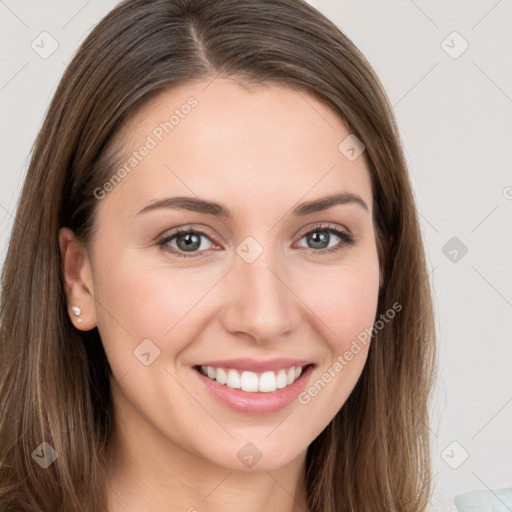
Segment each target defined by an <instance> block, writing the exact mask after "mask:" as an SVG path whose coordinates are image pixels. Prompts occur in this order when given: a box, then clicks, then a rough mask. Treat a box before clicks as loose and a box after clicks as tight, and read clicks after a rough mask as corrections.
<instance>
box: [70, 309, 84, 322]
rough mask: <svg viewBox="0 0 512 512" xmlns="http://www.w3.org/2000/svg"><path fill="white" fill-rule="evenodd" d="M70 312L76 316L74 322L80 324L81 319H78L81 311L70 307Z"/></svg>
mask: <svg viewBox="0 0 512 512" xmlns="http://www.w3.org/2000/svg"><path fill="white" fill-rule="evenodd" d="M71 311H73V314H74V315H75V316H76V318H77V320H76V321H77V322H81V321H82V319H81V318H79V317H80V315H81V314H82V310H81V309H80V308H79V307H78V306H71Z"/></svg>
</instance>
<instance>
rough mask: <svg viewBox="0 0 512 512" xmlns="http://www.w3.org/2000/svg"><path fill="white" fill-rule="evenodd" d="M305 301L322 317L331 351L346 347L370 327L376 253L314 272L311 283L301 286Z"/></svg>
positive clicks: (376, 278) (376, 277) (375, 289)
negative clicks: (305, 292)
mask: <svg viewBox="0 0 512 512" xmlns="http://www.w3.org/2000/svg"><path fill="white" fill-rule="evenodd" d="M304 289H305V290H308V289H309V290H310V291H309V292H307V303H308V305H309V306H310V308H311V309H312V311H313V312H314V313H315V314H316V315H318V317H319V318H320V319H321V321H322V323H323V325H324V329H323V332H325V338H326V340H328V342H329V345H330V348H331V351H333V352H335V353H336V354H339V353H343V352H344V351H345V350H347V347H348V346H349V345H350V343H351V341H352V340H354V339H356V338H357V336H358V335H359V334H360V333H361V332H364V330H365V329H366V328H371V326H372V325H373V322H374V321H375V315H376V313H377V305H378V293H379V266H378V259H377V256H376V254H375V253H370V254H369V255H368V257H366V258H364V259H363V258H361V259H360V260H359V261H357V262H349V263H347V264H346V265H340V266H338V267H326V268H325V269H322V270H321V271H318V272H317V273H316V275H315V280H314V286H310V287H309V288H306V287H305V288H304Z"/></svg>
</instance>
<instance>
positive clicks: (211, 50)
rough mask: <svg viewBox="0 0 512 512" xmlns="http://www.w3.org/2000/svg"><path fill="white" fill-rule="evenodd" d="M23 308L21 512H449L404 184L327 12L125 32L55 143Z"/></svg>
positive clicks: (383, 104) (6, 485)
mask: <svg viewBox="0 0 512 512" xmlns="http://www.w3.org/2000/svg"><path fill="white" fill-rule="evenodd" d="M2 285H3V304H2V309H1V338H0V339H1V347H2V350H1V351H0V353H1V355H0V357H1V362H2V368H3V372H2V374H1V377H0V400H1V407H2V412H3V414H2V419H1V424H0V436H1V439H2V444H1V448H0V453H1V456H0V482H1V483H0V508H1V509H2V510H26V511H36V510H37V511H55V510H63V511H64V510H65V511H68V510H69V511H78V510H80V511H84V512H85V511H91V512H92V511H99V510H108V512H118V511H121V510H123V511H132V510H137V511H139V510H152V511H156V512H159V511H160V510H166V511H169V510H172V511H174V510H190V511H192V510H218V509H221V508H222V509H223V510H235V509H237V510H245V511H252V510H261V509H266V510H277V509H279V510H290V511H292V510H293V511H298V510H308V511H311V512H317V511H318V512H320V511H322V512H323V511H332V512H334V511H341V510H343V511H348V510H351V511H363V510H365V511H375V510H386V511H407V512H411V511H414V512H419V511H423V510H425V509H426V507H427V503H428V500H429V496H430V492H431V488H430V477H431V469H430V460H429V438H428V399H429V393H430V390H431V386H432V380H433V375H434V369H435V336H434V322H433V314H432V303H431V296H430V291H429V285H428V279H427V271H426V264H425V258H424V252H423V245H422V239H421V234H420V230H419V226H418V219H417V214H416V212H415V207H414V201H413V195H412V191H411V186H410V182H409V177H408V174H407V169H406V164H405V161H404V158H403V154H402V150H401V147H400V142H399V136H398V130H397V128H396V125H395V121H394V118H393V114H392V111H391V108H390V105H389V102H388V99H387V97H386V95H385V93H384V91H383V89H382V86H381V85H380V83H379V81H378V79H377V77H376V76H375V74H374V72H373V70H372V69H371V67H370V65H369V64H368V62H367V61H366V60H365V58H364V57H363V56H362V55H361V54H360V52H359V51H358V50H357V48H356V47H355V46H354V45H353V43H351V41H349V40H348V39H347V38H346V36H344V35H343V34H342V33H341V32H340V31H339V29H338V28H337V27H336V26H335V25H334V24H332V23H331V22H330V21H328V20H327V19H326V18H325V17H323V16H322V15H321V14H320V13H318V11H316V10H315V9H313V8H312V7H311V6H309V5H308V4H306V3H304V2H302V1H297V0H272V1H269V0H251V1H248V0H247V1H246V0H244V1H240V0H217V1H205V0H201V1H200V0H151V1H146V0H127V1H125V2H122V3H121V4H120V5H119V6H117V7H116V8H115V9H114V10H113V11H112V12H111V13H109V14H108V15H107V16H106V17H105V18H104V19H103V20H102V21H101V22H100V23H99V24H98V25H97V27H96V28H95V29H94V30H93V31H92V33H91V34H90V35H89V36H88V38H87V39H86V40H85V41H84V43H83V44H82V46H81V47H80V49H79V50H78V52H77V54H76V56H75V58H74V59H73V61H72V62H71V64H70V65H69V67H68V69H67V70H66V73H65V75H64V77H63V78H62V80H61V83H60V85H59V87H58V90H57V91H56V93H55V97H54V99H53V101H52V104H51V106H50V109H49V111H48V113H47V116H46V119H45V121H44V124H43V127H42V129H41V131H40V133H39V136H38V138H37V141H36V144H35V147H34V150H33V155H32V159H31V163H30V166H29V169H28V173H27V177H26V180H25V184H24V187H23V191H22V194H21V198H20V202H19V206H18V211H17V214H16V222H15V223H14V228H13V231H12V235H11V242H10V245H9V250H8V254H7V257H6V261H5V265H4V268H3V282H2Z"/></svg>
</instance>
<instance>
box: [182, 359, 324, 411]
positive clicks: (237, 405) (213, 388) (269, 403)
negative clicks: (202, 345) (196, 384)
mask: <svg viewBox="0 0 512 512" xmlns="http://www.w3.org/2000/svg"><path fill="white" fill-rule="evenodd" d="M234 361H238V362H239V361H242V359H237V360H230V361H229V364H233V362H234ZM243 361H248V360H245V359H244V360H243ZM274 361H280V363H279V364H282V361H287V362H288V361H293V363H292V364H290V366H302V367H304V366H306V368H304V370H303V371H302V373H301V375H300V377H299V378H298V379H296V380H295V381H294V382H293V383H292V384H290V385H289V386H286V387H285V388H282V389H277V390H276V391H272V392H270V393H260V392H254V393H251V392H247V391H242V390H241V389H233V388H229V387H228V386H226V385H225V384H219V383H218V382H217V381H215V380H213V379H210V378H209V377H206V376H205V375H203V374H202V373H200V372H199V371H198V370H197V368H196V367H192V368H191V369H192V373H193V374H194V375H196V378H197V379H199V381H200V383H201V385H203V386H204V387H205V389H206V390H207V391H208V394H210V395H211V396H212V397H213V398H214V399H215V400H216V401H217V402H219V403H220V404H222V405H224V406H226V407H228V408H229V409H231V410H234V411H236V412H241V413H245V414H252V415H266V414H272V413H275V412H277V411H280V410H282V409H284V408H285V407H287V406H289V405H290V404H291V403H292V402H294V401H295V400H296V399H297V396H298V395H299V394H300V393H301V392H302V391H303V390H304V388H305V387H306V385H307V383H308V381H309V378H310V375H311V373H312V371H313V369H314V367H315V365H314V364H313V363H308V362H307V361H306V362H305V364H295V363H297V362H300V361H298V360H296V359H295V360H292V359H287V360H284V359H282V360H277V359H276V360H274ZM253 362H254V361H253ZM212 363H215V364H212ZM218 363H222V365H219V367H221V368H222V367H224V368H226V367H229V368H233V369H238V368H236V367H233V366H227V363H228V361H211V362H209V363H207V365H209V366H216V365H217V364H218ZM268 363H269V361H267V366H264V369H268V368H269V366H268ZM286 364H287V363H286ZM223 365H225V366H223ZM254 367H255V366H253V368H254ZM260 367H261V365H260ZM280 368H283V366H278V368H275V369H280ZM242 369H246V370H249V368H248V367H247V366H244V367H243V368H242ZM250 371H254V370H250ZM269 371H270V370H269Z"/></svg>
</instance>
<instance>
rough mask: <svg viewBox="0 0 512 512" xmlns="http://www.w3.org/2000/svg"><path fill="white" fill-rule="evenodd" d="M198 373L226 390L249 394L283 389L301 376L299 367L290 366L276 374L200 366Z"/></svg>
mask: <svg viewBox="0 0 512 512" xmlns="http://www.w3.org/2000/svg"><path fill="white" fill-rule="evenodd" d="M200 371H201V373H202V374H203V375H205V376H207V377H208V378H210V379H212V380H216V381H217V382H218V383H219V384H226V386H227V387H228V388H232V389H242V390H243V391H247V392H250V393H256V392H258V391H259V392H261V393H271V392H273V391H276V390H277V389H283V388H285V387H286V386H289V385H290V384H293V383H294V382H295V380H296V379H298V378H299V377H300V375H301V374H302V368H301V367H300V366H292V367H291V368H288V369H284V368H283V369H281V370H279V371H278V372H277V373H276V372H263V373H255V372H250V371H243V372H242V373H241V374H240V373H239V372H238V371H237V370H233V369H231V368H230V369H226V368H214V367H213V366H204V365H203V366H201V368H200Z"/></svg>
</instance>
